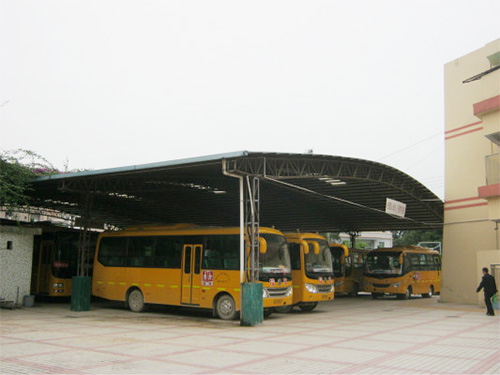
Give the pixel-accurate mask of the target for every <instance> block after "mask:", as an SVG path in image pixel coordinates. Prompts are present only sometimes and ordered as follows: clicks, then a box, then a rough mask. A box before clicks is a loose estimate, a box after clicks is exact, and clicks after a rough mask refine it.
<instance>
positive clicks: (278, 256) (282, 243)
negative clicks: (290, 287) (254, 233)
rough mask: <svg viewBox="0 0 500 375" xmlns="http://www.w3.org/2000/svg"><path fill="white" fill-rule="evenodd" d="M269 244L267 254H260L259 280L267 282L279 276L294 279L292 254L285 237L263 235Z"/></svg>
mask: <svg viewBox="0 0 500 375" xmlns="http://www.w3.org/2000/svg"><path fill="white" fill-rule="evenodd" d="M260 236H261V237H264V238H265V240H266V242H267V251H266V253H265V254H259V275H260V276H259V278H260V279H261V281H267V280H268V279H269V278H274V277H278V276H283V277H288V278H290V279H291V278H292V267H291V263H290V252H289V250H288V244H287V242H286V239H285V237H283V236H280V235H277V234H267V233H261V234H260Z"/></svg>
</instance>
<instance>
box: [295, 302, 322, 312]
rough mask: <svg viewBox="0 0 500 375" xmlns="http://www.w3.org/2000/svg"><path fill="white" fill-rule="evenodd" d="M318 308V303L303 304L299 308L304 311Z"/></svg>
mask: <svg viewBox="0 0 500 375" xmlns="http://www.w3.org/2000/svg"><path fill="white" fill-rule="evenodd" d="M316 306H318V302H307V303H301V304H300V305H299V308H300V309H301V310H302V311H313V310H314V309H315V308H316Z"/></svg>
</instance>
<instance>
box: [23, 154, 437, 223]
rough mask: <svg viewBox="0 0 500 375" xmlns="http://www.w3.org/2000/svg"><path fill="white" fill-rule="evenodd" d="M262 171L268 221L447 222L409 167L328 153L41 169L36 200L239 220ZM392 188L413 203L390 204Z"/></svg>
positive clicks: (156, 219) (135, 213)
mask: <svg viewBox="0 0 500 375" xmlns="http://www.w3.org/2000/svg"><path fill="white" fill-rule="evenodd" d="M224 169H225V171H226V172H229V173H230V174H232V175H239V176H250V177H258V178H259V180H260V225H261V226H275V227H276V228H277V229H280V230H282V231H290V230H296V229H300V230H301V231H346V232H350V231H367V230H401V229H427V228H439V227H441V225H442V222H443V202H442V201H441V200H440V199H439V198H438V197H437V196H436V195H435V194H434V193H432V192H431V191H430V190H428V189H427V188H426V187H425V186H423V185H422V184H420V183H419V182H418V181H416V180H415V179H413V178H412V177H410V176H408V175H407V174H405V173H403V172H401V171H399V170H397V169H395V168H392V167H389V166H387V165H383V164H380V163H376V162H371V161H367V160H360V159H354V158H346V157H339V156H328V155H313V154H280V153H260V152H247V151H242V152H236V153H228V154H221V155H213V156H206V157H200V158H191V159H183V160H174V161H169V162H161V163H153V164H145V165H138V166H131V167H124V168H115V169H106V170H99V171H90V172H80V173H72V174H61V175H53V176H47V177H40V178H37V179H35V180H34V181H33V182H32V183H33V189H34V190H33V192H32V197H33V202H32V204H33V205H34V206H37V207H42V208H48V209H54V210H57V211H61V212H65V213H69V214H74V215H79V216H82V215H84V210H83V208H84V203H83V202H84V197H85V193H90V194H91V201H92V203H91V219H92V220H93V221H98V222H101V223H108V224H112V225H116V226H123V227H125V226H130V225H138V224H172V223H181V222H182V223H193V224H198V225H216V226H239V180H238V178H235V177H233V176H229V175H226V174H224ZM386 198H390V199H394V200H397V201H399V202H402V203H405V204H406V216H405V218H400V217H395V216H392V215H389V214H386V213H385V212H384V211H385V206H386Z"/></svg>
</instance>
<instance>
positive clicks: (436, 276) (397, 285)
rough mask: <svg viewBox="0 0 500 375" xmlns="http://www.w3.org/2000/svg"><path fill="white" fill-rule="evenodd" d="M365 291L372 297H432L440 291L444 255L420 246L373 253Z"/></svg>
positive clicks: (367, 257) (374, 251)
mask: <svg viewBox="0 0 500 375" xmlns="http://www.w3.org/2000/svg"><path fill="white" fill-rule="evenodd" d="M364 290H365V291H366V292H371V293H372V296H373V298H378V297H381V296H383V295H384V294H393V295H396V296H397V297H398V298H399V299H409V298H411V296H412V294H421V295H422V297H424V298H430V297H432V296H433V295H434V294H435V293H439V292H440V291H441V256H440V255H439V252H438V251H435V250H431V249H427V248H423V247H418V246H405V247H393V248H386V249H377V250H372V251H370V252H369V253H368V255H367V256H366V261H365V269H364Z"/></svg>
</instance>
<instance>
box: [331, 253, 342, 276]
mask: <svg viewBox="0 0 500 375" xmlns="http://www.w3.org/2000/svg"><path fill="white" fill-rule="evenodd" d="M330 252H331V254H332V265H333V275H334V276H335V277H341V276H343V274H344V271H343V270H342V263H341V258H342V255H343V254H344V249H342V248H341V247H331V248H330Z"/></svg>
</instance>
